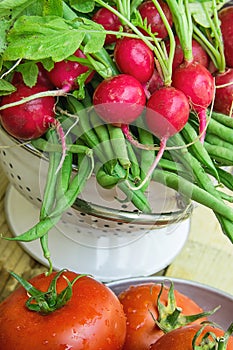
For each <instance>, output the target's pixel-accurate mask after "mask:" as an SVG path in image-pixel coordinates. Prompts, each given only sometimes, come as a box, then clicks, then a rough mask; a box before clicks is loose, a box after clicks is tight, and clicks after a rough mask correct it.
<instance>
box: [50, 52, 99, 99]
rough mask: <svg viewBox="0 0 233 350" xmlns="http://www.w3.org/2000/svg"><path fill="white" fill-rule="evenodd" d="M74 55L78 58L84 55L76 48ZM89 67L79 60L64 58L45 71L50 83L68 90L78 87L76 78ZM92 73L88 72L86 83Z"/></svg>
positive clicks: (64, 90) (82, 57)
mask: <svg viewBox="0 0 233 350" xmlns="http://www.w3.org/2000/svg"><path fill="white" fill-rule="evenodd" d="M74 55H75V56H76V57H78V58H81V59H84V58H86V56H85V55H84V53H83V52H82V51H81V50H80V49H78V50H76V51H75V53H74ZM88 70H89V68H88V67H87V66H85V65H83V64H81V63H79V62H75V61H70V60H64V61H60V62H55V63H54V67H53V69H51V70H50V71H49V72H47V74H48V77H49V79H50V81H51V83H52V84H53V85H54V86H56V87H57V88H58V89H61V90H62V91H63V92H69V91H71V90H74V89H76V88H78V83H77V78H78V77H79V76H80V75H81V74H83V73H87V72H88ZM93 75H94V72H93V71H92V72H90V74H89V75H88V77H87V79H86V83H88V82H89V81H90V80H91V79H92V77H93Z"/></svg>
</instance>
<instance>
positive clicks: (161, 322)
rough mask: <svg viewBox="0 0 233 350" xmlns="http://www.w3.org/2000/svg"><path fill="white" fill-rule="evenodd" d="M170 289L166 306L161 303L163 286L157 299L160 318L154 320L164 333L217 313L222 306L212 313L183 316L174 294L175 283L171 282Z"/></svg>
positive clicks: (204, 312) (205, 312)
mask: <svg viewBox="0 0 233 350" xmlns="http://www.w3.org/2000/svg"><path fill="white" fill-rule="evenodd" d="M170 283H171V284H170V288H169V291H168V301H167V305H164V304H163V303H162V302H161V301H160V298H161V295H162V292H163V288H164V285H163V284H161V289H160V293H159V295H158V298H157V308H158V318H157V320H156V319H154V317H153V315H152V317H153V319H154V321H155V323H156V325H157V326H158V327H159V328H160V329H161V330H162V331H163V332H164V333H168V332H170V331H171V330H173V329H176V328H179V327H181V326H185V325H187V324H189V323H192V322H194V321H196V320H199V319H201V318H203V317H207V316H210V315H212V314H213V313H214V312H216V311H217V310H218V309H219V307H220V306H218V307H216V308H215V309H213V310H211V311H203V312H200V313H198V314H194V315H187V316H186V315H183V314H182V309H181V308H179V307H177V305H176V298H175V293H174V283H173V282H172V281H171V282H170Z"/></svg>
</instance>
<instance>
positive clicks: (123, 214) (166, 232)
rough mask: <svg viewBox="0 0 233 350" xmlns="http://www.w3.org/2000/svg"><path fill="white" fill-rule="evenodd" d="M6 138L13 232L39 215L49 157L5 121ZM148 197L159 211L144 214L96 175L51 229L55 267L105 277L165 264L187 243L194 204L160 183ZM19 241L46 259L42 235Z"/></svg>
mask: <svg viewBox="0 0 233 350" xmlns="http://www.w3.org/2000/svg"><path fill="white" fill-rule="evenodd" d="M0 145H1V147H0V160H1V165H2V168H3V170H4V172H5V173H6V175H7V177H8V179H9V183H10V185H9V189H8V191H7V195H6V202H5V210H6V213H7V220H8V223H9V226H10V228H11V230H12V232H13V234H14V235H19V234H21V233H22V232H24V231H25V230H26V229H28V228H30V227H31V226H32V225H34V224H35V223H36V222H37V221H38V218H39V209H40V205H41V201H42V197H43V188H44V185H45V181H46V174H47V169H48V161H47V159H46V158H45V157H44V156H43V155H42V154H41V153H40V152H39V151H37V150H36V149H35V148H34V147H32V146H31V145H30V144H25V145H22V144H20V143H19V142H18V141H16V140H15V139H14V138H12V137H11V136H9V135H8V134H7V133H6V132H5V131H4V130H3V129H2V128H0ZM147 196H148V199H149V202H150V205H151V207H152V210H153V214H142V213H139V212H138V210H136V208H135V207H134V206H133V205H132V204H131V203H128V202H125V201H124V199H125V195H124V194H123V193H122V192H121V191H120V190H119V189H117V188H114V189H113V190H107V189H103V188H102V187H100V186H99V185H98V184H97V182H96V179H95V176H92V177H91V178H90V179H89V180H88V183H87V185H86V187H85V189H84V191H83V192H82V194H81V195H80V197H79V198H77V201H76V202H75V204H74V205H73V206H72V208H70V209H69V210H68V211H67V212H65V213H64V214H63V216H62V219H61V220H60V222H59V223H58V225H57V226H56V227H55V228H54V229H52V230H51V232H50V233H49V246H50V251H51V257H52V261H53V264H54V268H55V269H60V268H64V267H65V268H70V269H73V270H75V271H78V272H82V273H91V274H92V275H94V276H95V277H96V278H98V279H100V280H103V281H110V280H115V279H119V278H128V277H137V276H142V275H144V276H145V275H150V274H152V273H155V272H158V271H160V270H162V269H163V268H165V267H166V266H167V265H168V264H169V263H170V262H171V261H172V260H173V259H174V258H175V256H176V255H177V254H178V253H179V252H180V250H181V249H182V247H183V246H184V244H185V242H186V239H187V236H188V233H189V224H190V214H191V211H192V206H191V205H190V204H189V205H188V206H187V205H184V203H183V201H182V199H181V198H180V196H179V195H178V194H177V193H176V192H175V191H173V190H171V189H169V188H167V187H165V186H163V185H161V184H157V183H152V184H151V185H150V187H149V189H148V192H147ZM116 198H118V199H116ZM119 199H120V200H119ZM121 199H122V200H121ZM21 244H22V245H23V247H24V248H25V249H26V250H27V251H28V252H29V253H30V254H31V255H32V256H33V257H34V258H35V259H37V260H38V261H40V262H42V263H44V264H46V260H44V258H43V256H42V251H41V248H40V243H39V242H38V241H33V242H30V243H21Z"/></svg>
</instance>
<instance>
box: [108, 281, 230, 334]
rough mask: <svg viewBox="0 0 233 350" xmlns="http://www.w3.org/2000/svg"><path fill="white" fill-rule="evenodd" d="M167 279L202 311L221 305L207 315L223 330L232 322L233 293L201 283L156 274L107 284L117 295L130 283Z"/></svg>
mask: <svg viewBox="0 0 233 350" xmlns="http://www.w3.org/2000/svg"><path fill="white" fill-rule="evenodd" d="M168 280H170V281H173V282H174V288H175V289H177V290H178V291H179V292H181V293H183V294H184V295H187V296H188V297H190V298H191V299H193V300H194V301H195V302H196V303H197V304H198V305H200V306H201V307H202V308H203V310H204V311H209V310H212V309H214V308H215V307H216V306H218V305H221V308H220V309H219V310H218V311H216V312H215V314H214V315H212V316H210V317H209V319H210V320H211V321H213V322H216V323H218V324H219V325H220V326H221V327H223V328H224V329H225V330H226V329H227V328H228V327H229V325H230V324H231V323H232V322H233V295H230V294H227V293H225V292H223V291H221V290H219V289H216V288H213V287H210V286H208V285H205V284H202V283H198V282H194V281H189V280H183V279H177V278H173V277H172V278H169V277H159V276H156V277H147V278H144V277H140V278H131V279H124V280H119V281H115V282H111V283H108V284H107V285H108V287H110V288H111V289H112V290H113V292H114V293H115V294H117V295H118V294H119V293H120V292H122V291H123V290H125V289H127V288H128V287H129V286H131V285H137V284H140V283H147V282H154V283H161V282H166V281H168Z"/></svg>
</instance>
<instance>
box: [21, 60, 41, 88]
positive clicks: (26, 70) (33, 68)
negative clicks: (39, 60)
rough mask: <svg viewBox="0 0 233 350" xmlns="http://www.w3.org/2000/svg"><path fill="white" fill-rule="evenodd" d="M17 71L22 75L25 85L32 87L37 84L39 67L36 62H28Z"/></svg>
mask: <svg viewBox="0 0 233 350" xmlns="http://www.w3.org/2000/svg"><path fill="white" fill-rule="evenodd" d="M17 71H18V72H20V73H22V76H23V80H24V83H25V84H26V85H27V86H29V87H32V86H34V85H35V84H36V82H37V76H38V66H37V64H36V63H35V62H26V63H23V64H21V65H19V66H18V67H17Z"/></svg>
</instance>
